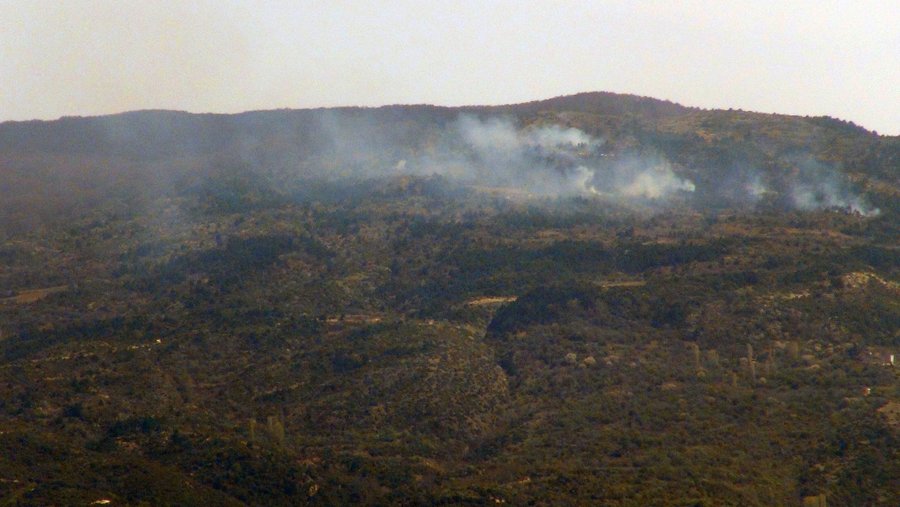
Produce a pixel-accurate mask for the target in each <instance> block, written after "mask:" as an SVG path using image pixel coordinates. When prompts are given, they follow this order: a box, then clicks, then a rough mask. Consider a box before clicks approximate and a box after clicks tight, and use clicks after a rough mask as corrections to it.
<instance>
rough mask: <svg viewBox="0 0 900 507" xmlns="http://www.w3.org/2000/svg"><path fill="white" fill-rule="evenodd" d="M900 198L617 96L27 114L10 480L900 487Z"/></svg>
mask: <svg viewBox="0 0 900 507" xmlns="http://www.w3.org/2000/svg"><path fill="white" fill-rule="evenodd" d="M898 197H900V138H897V137H885V136H879V135H878V134H876V133H874V132H868V131H866V130H865V129H863V128H861V127H858V126H856V125H853V124H851V123H847V122H843V121H841V120H837V119H832V118H824V117H817V118H804V117H794V116H784V115H769V114H760V113H751V112H744V111H730V110H729V111H720V110H701V109H696V108H687V107H683V106H680V105H677V104H673V103H671V102H664V101H658V100H655V99H650V98H644V97H634V96H625V95H615V94H609V93H590V94H581V95H574V96H568V97H559V98H554V99H549V100H545V101H539V102H533V103H527V104H518V105H510V106H492V107H475V106H473V107H465V108H443V107H434V106H389V107H383V108H377V109H360V108H340V109H317V110H279V111H262V112H249V113H243V114H238V115H208V114H205V115H195V114H189V113H181V112H168V111H142V112H131V113H124V114H121V115H114V116H107V117H97V118H63V119H60V120H58V121H52V122H7V123H3V124H0V503H2V504H4V505H71V504H76V505H79V504H91V503H97V502H102V501H105V500H109V503H110V504H112V505H116V504H122V505H125V504H127V505H140V504H144V505H298V504H314V505H335V504H338V505H339V504H349V503H362V504H372V505H385V504H388V505H394V504H400V505H433V504H440V505H486V504H500V503H507V504H511V505H578V504H582V505H609V506H638V505H672V506H676V505H677V506H683V505H708V506H720V505H740V506H752V505H758V506H773V505H785V506H789V505H804V502H807V503H806V505H816V504H814V503H811V502H817V501H819V499H821V498H823V497H824V498H825V499H826V500H827V502H828V504H829V505H884V506H894V505H898V504H900V496H898V492H900V441H898V438H900V378H898V370H897V366H896V363H895V362H894V361H895V359H892V358H896V357H900V226H898V224H900V204H898V203H900V198H898Z"/></svg>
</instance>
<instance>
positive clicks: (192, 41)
mask: <svg viewBox="0 0 900 507" xmlns="http://www.w3.org/2000/svg"><path fill="white" fill-rule="evenodd" d="M582 91H614V92H620V93H634V94H639V95H648V96H652V97H657V98H663V99H669V100H673V101H676V102H680V103H682V104H685V105H690V106H699V107H707V108H729V107H733V108H741V109H745V110H754V111H763V112H780V113H788V114H801V115H807V114H808V115H830V116H835V117H839V118H842V119H846V120H851V121H854V122H856V123H858V124H860V125H862V126H864V127H866V128H869V129H874V130H877V131H879V132H880V133H884V134H894V135H896V134H900V0H881V1H876V0H847V1H842V2H838V1H828V0H817V1H791V0H779V1H769V0H752V1H750V0H748V1H742V2H737V1H724V0H720V1H694V0H682V1H676V0H669V1H637V0H634V1H597V0H595V1H569V2H562V1H551V0H542V1H528V0H518V1H490V0H452V1H437V0H435V1H426V0H420V1H412V0H395V1H390V2H389V1H375V0H358V1H348V0H306V1H300V0H297V1H268V2H264V1H259V0H217V1H206V0H199V1H197V0H195V1H190V2H188V1H168V0H151V1H147V0H141V1H132V0H110V1H100V0H93V1H88V0H48V1H32V0H0V121H2V120H12V119H16V120H21V119H31V118H56V117H59V116H62V115H95V114H105V113H113V112H120V111H126V110H133V109H147V108H164V109H182V110H188V111H194V112H238V111H245V110H251V109H272V108H280V107H292V108H293V107H317V106H338V105H369V106H374V105H383V104H396V103H404V104H411V103H432V104H441V105H463V104H499V103H513V102H521V101H527V100H534V99H541V98H549V97H553V96H557V95H563V94H570V93H577V92H582Z"/></svg>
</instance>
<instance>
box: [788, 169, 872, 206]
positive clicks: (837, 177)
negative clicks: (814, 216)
mask: <svg viewBox="0 0 900 507" xmlns="http://www.w3.org/2000/svg"><path fill="white" fill-rule="evenodd" d="M798 169H799V172H798V176H797V179H796V181H795V182H794V183H793V185H792V186H791V188H790V189H789V193H790V198H791V200H792V202H793V204H794V206H795V207H796V208H797V209H800V210H805V211H815V210H828V209H841V210H846V211H849V212H852V213H858V214H860V215H862V216H878V215H879V214H880V213H881V211H880V210H879V209H878V208H874V207H872V206H871V205H870V204H869V203H868V202H867V201H866V199H865V198H864V197H862V196H861V195H859V194H857V193H856V192H855V191H853V189H852V188H851V186H850V184H849V182H847V180H846V179H845V178H843V177H842V175H841V174H840V173H839V172H838V171H837V169H835V168H834V167H832V166H829V165H825V164H822V163H820V162H818V161H816V160H813V159H805V160H802V161H800V162H799V163H798Z"/></svg>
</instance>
